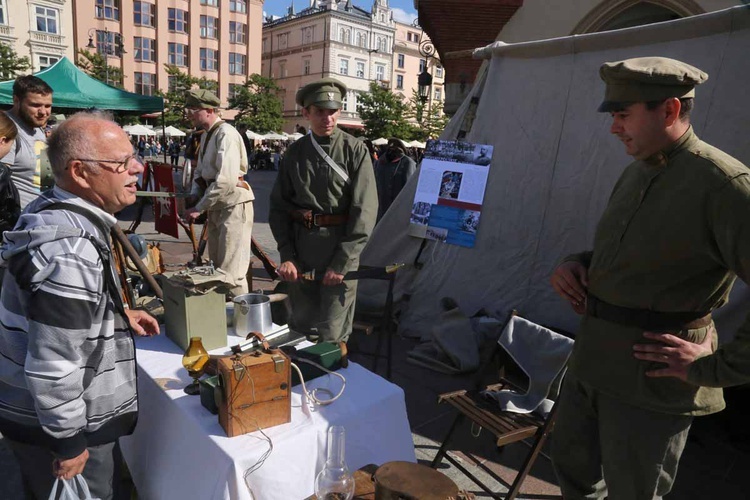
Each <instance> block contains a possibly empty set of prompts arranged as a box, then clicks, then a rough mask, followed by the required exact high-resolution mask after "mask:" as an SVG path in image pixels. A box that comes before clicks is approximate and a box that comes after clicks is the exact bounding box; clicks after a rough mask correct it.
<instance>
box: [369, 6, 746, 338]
mask: <svg viewBox="0 0 750 500" xmlns="http://www.w3.org/2000/svg"><path fill="white" fill-rule="evenodd" d="M748 47H750V9H749V8H747V7H735V8H733V9H727V10H724V11H719V12H715V13H711V14H705V15H701V16H695V17H691V18H686V19H681V20H677V21H671V22H667V23H660V24H654V25H649V26H643V27H636V28H629V29H624V30H617V31H610V32H604V33H596V34H590V35H576V36H570V37H565V38H559V39H554V40H545V41H537V42H527V43H521V44H513V45H506V44H503V43H501V42H497V43H495V44H493V45H491V46H488V47H486V48H484V49H481V50H479V51H477V53H475V56H476V55H478V56H481V57H484V58H487V59H488V62H487V64H485V65H484V66H483V70H482V71H481V72H480V77H479V78H478V81H477V84H476V85H475V86H474V89H473V91H472V95H470V96H468V97H467V99H466V101H465V102H464V103H463V104H462V106H461V107H460V109H459V111H458V112H457V114H456V115H455V116H454V117H453V119H452V120H451V122H450V124H449V125H448V127H447V129H446V130H445V132H444V134H443V136H442V137H441V138H442V139H455V138H456V137H457V135H458V134H459V132H460V131H461V130H465V132H466V140H467V141H470V142H475V143H486V144H491V145H493V146H494V154H493V158H492V166H491V170H490V175H489V180H488V186H487V191H486V194H485V198H484V206H483V211H482V218H481V220H480V223H479V232H478V235H477V240H476V246H475V247H474V248H473V249H469V248H462V247H458V246H453V245H448V244H444V243H438V242H435V241H428V242H427V243H426V245H425V247H424V250H423V252H422V254H421V257H420V262H422V263H423V264H424V266H423V268H422V269H421V270H416V269H414V268H411V269H408V270H406V271H404V270H402V271H399V276H398V277H397V281H396V299H399V298H400V297H401V296H402V295H403V294H409V295H410V299H409V301H408V303H407V304H406V306H405V308H404V311H403V313H402V316H401V319H400V330H401V332H402V333H403V334H405V335H408V336H414V337H422V338H424V339H426V338H427V336H428V335H429V332H430V329H431V327H432V326H434V323H435V322H436V320H437V319H438V318H440V315H439V311H440V309H439V301H440V299H441V297H446V296H448V297H453V298H455V299H456V300H457V302H458V304H459V306H460V307H461V309H462V310H463V311H464V312H465V313H467V314H472V313H474V312H475V311H477V310H478V309H479V308H482V307H485V308H487V309H488V310H490V311H500V310H508V309H510V308H517V309H518V310H519V311H520V312H521V313H522V314H524V315H525V316H526V317H527V318H529V319H531V320H533V321H536V322H538V323H541V324H545V325H551V326H555V327H560V328H564V329H566V330H569V331H575V330H576V329H577V325H578V320H579V319H578V317H577V316H576V315H575V314H574V313H573V312H572V311H571V309H570V308H569V306H568V305H567V304H566V303H564V302H563V301H562V300H561V299H559V298H558V297H557V296H556V294H555V293H554V291H553V290H552V289H551V287H550V285H549V277H550V275H551V273H552V271H553V270H554V268H555V267H556V265H557V263H558V262H559V261H560V259H561V258H562V257H563V256H565V255H567V254H569V253H572V252H577V251H582V250H586V249H589V248H590V246H591V243H592V240H593V234H594V230H595V226H596V224H597V221H598V220H599V217H600V215H601V212H602V210H603V209H604V207H605V205H606V203H607V200H608V197H609V195H610V192H611V190H612V188H613V186H614V183H615V181H616V180H617V179H618V177H619V176H620V174H621V172H622V171H623V169H624V168H625V166H626V165H627V164H628V163H630V161H631V158H630V157H628V156H627V155H626V154H625V151H624V148H623V146H622V144H621V143H620V141H618V140H617V139H616V138H615V137H613V136H611V134H610V133H609V126H610V121H611V118H610V116H609V115H608V114H606V113H597V112H596V108H597V106H598V105H599V104H600V102H601V100H602V97H603V95H604V85H603V83H602V81H601V80H600V78H599V76H598V75H599V73H598V70H599V66H600V65H601V64H602V63H603V62H605V61H615V60H621V59H626V58H630V57H640V56H656V55H658V56H665V57H673V58H675V59H679V60H682V61H685V62H687V63H689V64H693V65H695V66H697V67H698V68H700V69H702V70H704V71H706V72H707V73H708V74H709V80H708V81H707V82H706V83H705V84H703V85H701V86H700V87H698V88H697V91H696V92H697V97H696V103H695V104H696V105H695V109H694V111H693V114H692V120H691V121H692V123H693V127H694V129H695V131H696V133H697V134H698V136H699V137H701V138H702V139H703V140H705V141H706V142H708V143H710V144H713V145H714V146H716V147H718V148H721V149H723V150H724V151H726V152H727V153H729V154H731V155H732V156H734V157H736V158H738V159H740V160H741V161H743V162H744V163H745V164H747V165H750V140H748V135H749V134H750V101H748V99H747V98H746V94H747V92H746V88H747V82H748V81H750V62H748V61H749V60H750V59H748ZM474 96H477V97H479V102H478V105H476V115H475V118H474V120H473V122H471V117H472V116H473V115H474V113H473V110H472V109H470V108H471V107H472V104H471V102H470V101H471V99H472V97H474ZM416 184H417V176H413V177H412V178H411V179H410V181H409V183H408V184H407V185H406V187H405V188H404V190H403V191H402V192H401V195H400V196H399V197H398V198H397V199H396V200H395V202H394V203H393V205H392V206H391V208H390V209H389V210H388V212H387V213H386V214H385V216H384V218H383V219H382V220H381V222H380V223H379V224H378V226H377V227H376V228H375V231H374V233H373V235H372V238H371V239H370V242H369V243H368V245H367V247H366V248H365V251H364V253H363V255H362V259H361V260H362V263H363V264H367V265H387V264H391V263H394V262H406V263H412V262H413V261H414V259H415V256H416V255H417V253H418V251H419V249H420V244H421V242H422V240H420V239H417V238H414V237H411V236H408V234H407V226H408V223H409V213H410V210H411V204H412V200H413V198H414V192H415V189H416ZM360 287H361V288H362V298H363V300H364V299H367V296H368V295H373V294H375V293H376V291H375V290H374V289H373V288H372V287H371V286H368V284H367V282H363V283H361V284H360ZM748 312H750V293H749V292H748V288H747V287H746V286H744V285H743V284H741V283H738V284H737V285H736V286H735V290H734V292H733V294H732V298H731V300H730V303H729V304H728V305H726V306H724V307H723V308H721V309H720V310H719V312H718V314H717V315H716V317H717V320H718V323H719V332H720V334H721V336H722V337H723V339H724V338H726V336H728V335H729V336H731V335H732V334H733V332H734V331H735V330H736V326H737V325H738V324H739V322H740V321H742V320H744V318H745V316H746V315H747V313H748Z"/></svg>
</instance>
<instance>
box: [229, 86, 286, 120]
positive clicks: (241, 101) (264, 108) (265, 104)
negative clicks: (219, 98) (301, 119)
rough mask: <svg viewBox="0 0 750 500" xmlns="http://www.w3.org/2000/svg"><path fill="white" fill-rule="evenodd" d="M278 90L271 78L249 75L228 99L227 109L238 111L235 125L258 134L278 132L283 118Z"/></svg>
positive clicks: (279, 88)
mask: <svg viewBox="0 0 750 500" xmlns="http://www.w3.org/2000/svg"><path fill="white" fill-rule="evenodd" d="M279 90H281V87H279V86H278V85H276V83H275V82H274V81H273V80H272V79H271V78H266V77H264V76H261V75H259V74H257V73H255V74H252V75H250V76H249V77H248V79H247V80H246V81H245V83H244V84H243V85H242V86H239V87H236V88H235V91H234V96H233V97H231V98H230V99H229V109H236V110H237V111H238V113H237V116H235V118H234V120H235V125H236V126H246V127H247V128H248V129H250V130H252V131H253V132H257V133H259V134H265V133H266V132H276V131H278V130H280V129H281V127H282V125H283V124H284V117H283V108H282V102H281V98H279V97H278V92H279Z"/></svg>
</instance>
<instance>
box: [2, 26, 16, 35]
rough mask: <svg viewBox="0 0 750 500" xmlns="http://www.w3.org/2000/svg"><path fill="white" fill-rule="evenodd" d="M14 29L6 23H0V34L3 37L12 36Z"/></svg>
mask: <svg viewBox="0 0 750 500" xmlns="http://www.w3.org/2000/svg"><path fill="white" fill-rule="evenodd" d="M14 31H15V29H14V28H13V26H8V25H7V24H0V36H4V37H12V36H14Z"/></svg>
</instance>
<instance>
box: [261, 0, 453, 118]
mask: <svg viewBox="0 0 750 500" xmlns="http://www.w3.org/2000/svg"><path fill="white" fill-rule="evenodd" d="M292 5H293V4H292ZM421 36H422V33H421V29H420V28H415V27H413V26H409V25H403V24H401V23H397V22H396V21H394V20H393V15H392V11H391V8H390V6H389V2H388V0H373V3H372V7H371V9H370V10H369V11H367V10H364V9H362V8H360V7H357V6H355V5H354V4H353V3H352V1H351V0H310V4H309V6H308V7H307V8H305V9H303V10H301V11H299V12H296V11H295V10H294V7H291V6H290V8H289V11H288V13H287V15H286V16H284V17H281V18H278V19H271V20H268V21H267V22H266V23H265V24H264V26H263V45H262V46H263V49H262V68H263V69H262V75H263V76H267V77H270V78H273V79H274V80H275V81H276V83H277V84H278V85H279V86H280V87H281V88H282V89H283V90H282V92H281V97H282V100H283V108H284V118H285V124H284V131H286V132H293V131H294V130H295V127H296V126H297V125H304V123H303V122H304V120H303V118H302V111H301V109H300V108H299V106H297V104H296V103H295V94H296V93H297V90H299V89H300V88H301V87H303V86H304V85H306V84H307V83H310V82H312V81H314V80H317V79H319V78H326V77H335V78H338V79H339V80H341V81H342V82H344V83H345V84H346V86H347V87H348V88H349V93H348V94H347V96H346V102H345V103H344V108H343V109H342V112H341V118H340V120H339V125H340V126H342V127H344V128H350V129H361V128H362V127H363V125H362V120H361V119H360V118H359V114H358V112H357V109H358V99H359V94H360V93H362V92H367V91H368V90H369V86H370V82H373V81H375V82H379V83H380V84H381V85H385V86H388V87H389V88H391V89H392V90H393V91H394V92H396V93H399V94H401V95H402V96H403V97H404V98H405V99H408V98H410V97H411V95H412V89H416V82H417V74H418V71H419V70H420V69H421V68H420V63H419V59H420V57H419V51H418V47H419V42H418V40H419V38H420V37H421ZM430 68H431V69H432V71H437V64H436V62H435V61H433V62H432V63H431V65H430ZM441 70H442V68H441ZM437 80H438V81H441V80H440V78H439V77H438V78H437ZM431 97H435V96H434V95H433V96H431ZM437 98H438V99H441V98H442V95H441V93H440V92H438V93H437Z"/></svg>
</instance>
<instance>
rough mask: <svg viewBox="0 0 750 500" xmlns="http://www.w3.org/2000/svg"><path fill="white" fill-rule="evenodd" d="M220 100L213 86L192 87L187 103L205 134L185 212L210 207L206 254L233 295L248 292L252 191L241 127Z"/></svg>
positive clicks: (192, 216) (194, 216) (189, 213)
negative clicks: (228, 118) (224, 113)
mask: <svg viewBox="0 0 750 500" xmlns="http://www.w3.org/2000/svg"><path fill="white" fill-rule="evenodd" d="M220 105H221V101H220V100H219V98H218V97H216V95H214V94H213V93H212V92H211V91H208V90H204V89H197V90H189V91H188V92H187V97H186V99H185V107H186V110H187V112H188V114H189V116H188V117H189V118H190V121H191V122H192V123H193V126H194V127H195V128H202V129H203V130H205V131H206V132H205V133H204V134H202V135H201V143H200V148H199V150H198V162H197V164H196V167H195V174H194V177H193V187H192V190H191V193H192V194H193V195H194V196H195V198H196V199H197V203H196V204H195V206H194V207H192V208H190V209H188V210H186V211H185V217H186V218H188V219H189V220H195V219H197V218H198V216H199V215H200V214H201V213H202V212H206V211H207V212H208V216H207V218H206V222H205V223H206V224H208V257H209V258H210V259H211V260H212V261H213V263H214V265H215V266H216V267H218V268H220V269H221V270H222V271H224V272H225V273H226V274H227V277H228V278H230V279H231V280H232V281H233V282H234V286H233V287H232V289H231V290H230V292H231V295H234V296H237V295H241V294H243V293H247V292H248V283H247V279H246V275H247V271H248V268H249V267H250V257H251V251H250V240H251V236H252V230H253V203H252V202H253V200H254V199H255V197H254V196H253V191H252V189H250V185H248V184H247V182H245V181H244V180H242V177H243V176H244V175H245V173H246V172H247V153H246V152H245V145H244V143H243V142H242V137H240V134H239V132H237V130H235V128H234V127H232V126H231V125H229V124H228V123H226V122H224V121H223V120H222V119H221V118H219V115H218V113H217V109H218V107H219V106H220Z"/></svg>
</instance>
